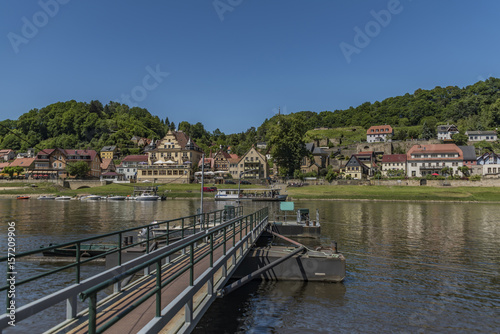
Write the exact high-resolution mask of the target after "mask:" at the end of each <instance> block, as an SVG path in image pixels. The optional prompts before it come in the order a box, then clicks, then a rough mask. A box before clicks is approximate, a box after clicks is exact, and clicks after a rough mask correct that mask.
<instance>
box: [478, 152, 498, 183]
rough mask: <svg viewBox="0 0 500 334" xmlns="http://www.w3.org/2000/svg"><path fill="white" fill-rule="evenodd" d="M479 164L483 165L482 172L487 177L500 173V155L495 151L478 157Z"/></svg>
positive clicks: (496, 175)
mask: <svg viewBox="0 0 500 334" xmlns="http://www.w3.org/2000/svg"><path fill="white" fill-rule="evenodd" d="M477 164H478V166H481V167H482V169H483V170H482V173H483V175H484V176H486V177H498V176H499V175H500V156H499V155H498V154H496V153H494V152H487V153H484V154H483V155H482V156H480V157H478V158H477Z"/></svg>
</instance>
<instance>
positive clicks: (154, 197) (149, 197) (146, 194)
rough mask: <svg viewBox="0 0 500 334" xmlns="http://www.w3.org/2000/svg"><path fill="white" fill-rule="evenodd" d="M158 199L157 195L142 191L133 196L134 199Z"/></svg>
mask: <svg viewBox="0 0 500 334" xmlns="http://www.w3.org/2000/svg"><path fill="white" fill-rule="evenodd" d="M159 199H160V196H158V195H151V194H149V193H142V194H141V195H140V196H137V197H136V198H135V200H136V201H157V200H159Z"/></svg>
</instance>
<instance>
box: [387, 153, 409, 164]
mask: <svg viewBox="0 0 500 334" xmlns="http://www.w3.org/2000/svg"><path fill="white" fill-rule="evenodd" d="M386 162H406V154H384V155H383V156H382V163H386Z"/></svg>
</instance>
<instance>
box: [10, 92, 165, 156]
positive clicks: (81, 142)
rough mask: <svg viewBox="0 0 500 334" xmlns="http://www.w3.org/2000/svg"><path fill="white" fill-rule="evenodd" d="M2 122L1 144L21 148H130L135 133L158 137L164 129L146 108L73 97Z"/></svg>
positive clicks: (162, 123) (160, 122)
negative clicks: (14, 119)
mask: <svg viewBox="0 0 500 334" xmlns="http://www.w3.org/2000/svg"><path fill="white" fill-rule="evenodd" d="M1 124H2V125H4V126H2V127H0V147H2V148H11V149H14V150H21V151H25V150H26V149H27V148H29V147H35V146H36V147H37V148H39V149H43V148H55V147H60V148H93V149H97V150H100V149H101V148H102V147H103V146H106V145H117V146H118V147H130V146H131V144H132V143H131V142H130V139H131V138H132V136H134V135H137V136H141V137H148V138H156V139H159V138H161V137H163V136H164V134H165V132H166V129H167V126H166V125H165V124H164V122H163V121H161V120H160V118H158V116H152V115H151V114H150V113H149V112H148V111H147V110H146V109H142V108H136V107H134V108H129V107H128V106H127V105H124V104H120V103H117V102H110V103H108V104H106V105H105V106H103V105H102V104H101V102H99V101H91V102H90V103H86V102H76V101H74V100H72V101H67V102H58V103H54V104H51V105H48V106H46V107H44V108H42V109H32V110H30V111H29V112H27V113H25V114H23V115H21V116H20V117H19V119H18V120H16V121H11V120H6V121H3V122H1ZM5 127H8V128H9V129H10V131H9V130H8V129H6V128H5Z"/></svg>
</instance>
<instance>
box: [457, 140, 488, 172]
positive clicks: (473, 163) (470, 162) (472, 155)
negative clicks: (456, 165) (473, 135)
mask: <svg viewBox="0 0 500 334" xmlns="http://www.w3.org/2000/svg"><path fill="white" fill-rule="evenodd" d="M458 148H459V149H461V150H462V154H463V158H464V161H463V165H464V166H467V167H468V168H469V174H470V175H473V174H479V175H482V174H483V167H482V166H478V164H477V156H476V148H475V147H474V146H459V147H458Z"/></svg>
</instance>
